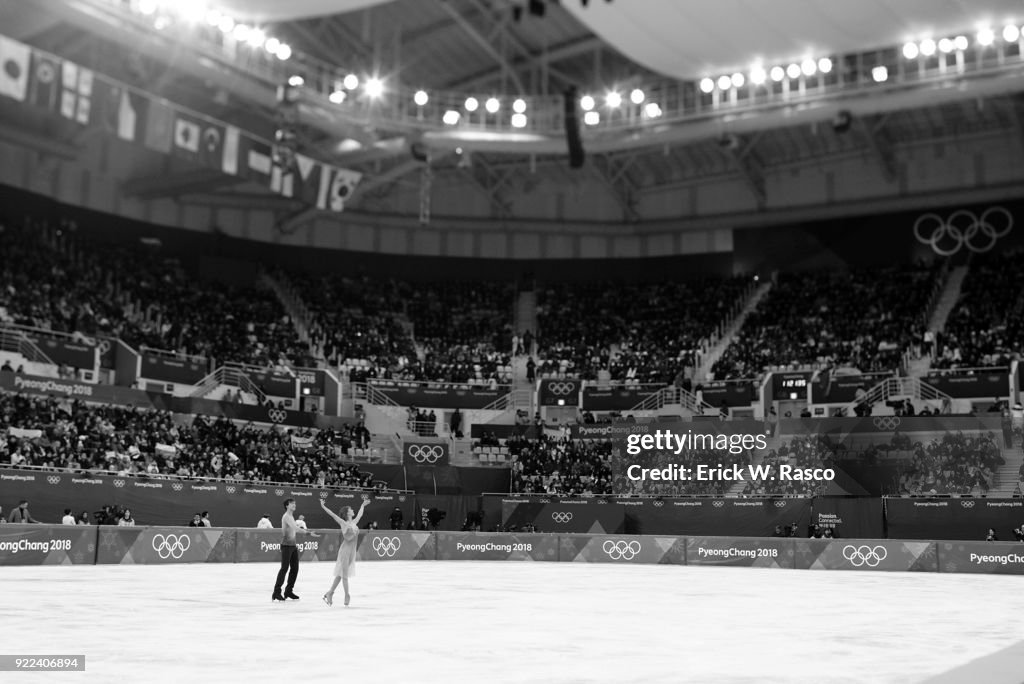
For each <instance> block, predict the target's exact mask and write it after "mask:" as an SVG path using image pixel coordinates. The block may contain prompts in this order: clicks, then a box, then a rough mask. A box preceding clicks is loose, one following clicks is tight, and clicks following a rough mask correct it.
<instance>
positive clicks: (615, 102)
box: [604, 90, 622, 109]
mask: <svg viewBox="0 0 1024 684" xmlns="http://www.w3.org/2000/svg"><path fill="white" fill-rule="evenodd" d="M604 103H605V104H606V105H608V106H609V107H611V108H612V109H615V108H616V107H618V106H619V105H621V104H622V95H620V94H619V93H617V92H615V91H614V90H613V91H611V92H610V93H608V94H607V95H605V96H604Z"/></svg>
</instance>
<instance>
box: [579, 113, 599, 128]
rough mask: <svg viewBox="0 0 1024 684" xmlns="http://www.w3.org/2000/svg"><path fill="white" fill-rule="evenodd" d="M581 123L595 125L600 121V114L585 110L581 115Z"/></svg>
mask: <svg viewBox="0 0 1024 684" xmlns="http://www.w3.org/2000/svg"><path fill="white" fill-rule="evenodd" d="M583 123H585V124H587V125H588V126H596V125H597V124H599V123H601V115H600V114H598V113H597V112H587V113H586V114H584V115H583Z"/></svg>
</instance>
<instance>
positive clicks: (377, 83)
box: [363, 78, 384, 99]
mask: <svg viewBox="0 0 1024 684" xmlns="http://www.w3.org/2000/svg"><path fill="white" fill-rule="evenodd" d="M363 88H364V89H365V90H366V94H367V95H369V96H370V97H372V98H374V99H376V98H378V97H380V96H381V95H383V94H384V83H383V81H381V80H380V79H379V78H371V79H369V80H367V81H366V85H365V86H363Z"/></svg>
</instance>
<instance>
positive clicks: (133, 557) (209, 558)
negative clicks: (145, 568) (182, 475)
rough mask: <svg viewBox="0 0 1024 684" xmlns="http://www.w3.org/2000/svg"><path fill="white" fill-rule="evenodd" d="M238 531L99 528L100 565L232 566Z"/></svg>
mask: <svg viewBox="0 0 1024 684" xmlns="http://www.w3.org/2000/svg"><path fill="white" fill-rule="evenodd" d="M234 561H235V530H232V529H216V528H213V527H108V526H103V527H100V528H99V552H98V553H97V556H96V563H97V564H98V565H104V564H121V565H125V564H129V565H130V564H156V563H233V562H234Z"/></svg>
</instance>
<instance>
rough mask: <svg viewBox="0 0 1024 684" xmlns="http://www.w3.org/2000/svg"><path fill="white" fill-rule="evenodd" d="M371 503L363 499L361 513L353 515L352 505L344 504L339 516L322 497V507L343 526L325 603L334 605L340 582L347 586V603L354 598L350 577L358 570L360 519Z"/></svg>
mask: <svg viewBox="0 0 1024 684" xmlns="http://www.w3.org/2000/svg"><path fill="white" fill-rule="evenodd" d="M368 503H370V501H369V500H368V499H363V505H362V506H360V507H359V513H358V515H356V516H355V518H353V517H352V507H351V506H344V507H343V508H342V509H341V511H340V513H341V516H340V517H339V516H337V515H335V514H334V512H332V511H331V509H329V508H328V507H327V504H325V503H324V500H323V499H320V507H321V508H322V509H324V511H326V512H327V515H329V516H331V517H332V518H334V521H335V522H336V523H338V525H339V526H340V527H341V548H339V549H338V562H337V563H335V564H334V584H332V585H331V590H330V591H328V592H327V593H326V594H324V603H326V604H327V605H329V606H331V605H334V590H335V589H337V588H338V582H343V583H344V585H343V586H344V587H345V605H346V606H347V605H348V602H349V600H350V599H351V598H352V597H351V596H349V593H348V578H349V577H352V576H353V575H354V574H355V572H356V544H357V543H358V541H359V519H360V518H362V517H363V510H364V509H365V508H366V505H367V504H368Z"/></svg>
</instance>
